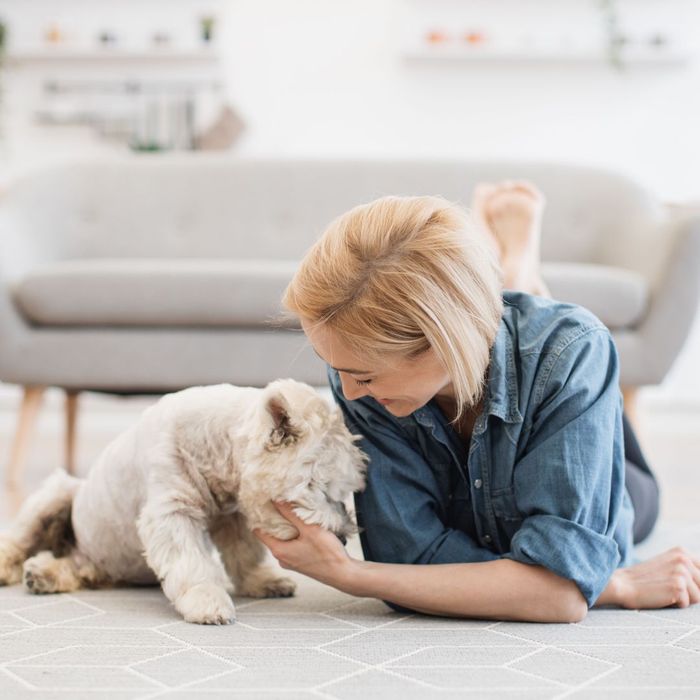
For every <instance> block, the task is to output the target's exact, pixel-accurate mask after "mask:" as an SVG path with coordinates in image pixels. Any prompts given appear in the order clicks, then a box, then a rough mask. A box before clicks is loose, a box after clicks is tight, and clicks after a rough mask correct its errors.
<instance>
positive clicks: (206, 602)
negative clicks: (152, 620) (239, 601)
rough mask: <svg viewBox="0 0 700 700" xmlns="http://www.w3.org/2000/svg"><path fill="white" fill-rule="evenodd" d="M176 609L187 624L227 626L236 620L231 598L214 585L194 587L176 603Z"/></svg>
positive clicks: (204, 584)
mask: <svg viewBox="0 0 700 700" xmlns="http://www.w3.org/2000/svg"><path fill="white" fill-rule="evenodd" d="M175 608H176V609H177V611H178V612H179V613H180V614H181V615H182V617H183V618H185V622H195V623H197V624H199V625H227V624H228V623H229V622H233V620H234V619H235V618H236V608H235V607H234V605H233V601H232V600H231V596H230V595H229V594H228V593H227V592H226V591H225V589H223V588H222V587H221V586H216V585H214V584H213V583H200V584H197V585H196V586H192V588H190V589H189V590H187V591H186V592H185V593H183V594H182V595H181V596H180V597H179V598H178V599H177V600H176V601H175Z"/></svg>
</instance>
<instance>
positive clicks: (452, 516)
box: [258, 183, 700, 622]
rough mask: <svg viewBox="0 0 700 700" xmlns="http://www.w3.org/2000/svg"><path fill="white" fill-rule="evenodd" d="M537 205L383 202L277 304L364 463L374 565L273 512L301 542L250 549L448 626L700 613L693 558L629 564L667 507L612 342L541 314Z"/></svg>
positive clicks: (515, 187) (324, 251)
mask: <svg viewBox="0 0 700 700" xmlns="http://www.w3.org/2000/svg"><path fill="white" fill-rule="evenodd" d="M542 208H543V198H542V197H541V195H540V194H539V192H537V190H535V189H534V188H533V187H532V186H530V185H527V184H525V183H505V184H503V185H498V186H494V185H482V186H480V187H479V188H477V191H476V195H475V203H474V213H475V215H476V217H475V218H476V219H477V222H476V223H474V222H471V221H470V220H469V219H468V217H467V215H466V212H464V211H463V210H461V209H460V208H459V207H457V206H455V205H452V204H450V203H449V202H447V201H445V200H443V199H442V198H439V197H404V198H401V197H387V198H383V199H380V200H377V201H376V202H372V203H370V204H368V205H364V206H360V207H357V208H355V209H353V210H351V211H350V212H348V213H347V214H345V215H343V216H341V217H339V219H337V220H336V221H334V222H333V223H332V224H331V225H330V227H329V228H328V229H327V231H326V232H325V233H324V235H323V236H322V238H321V239H320V240H319V241H318V242H317V243H316V245H315V246H314V247H313V248H312V249H311V250H310V251H309V252H308V254H307V255H306V257H305V258H304V260H303V262H302V264H301V266H300V268H299V270H298V272H297V274H296V275H295V277H294V279H293V280H292V282H291V284H290V285H289V287H288V289H287V291H286V293H285V297H284V304H285V306H286V307H287V308H288V309H289V310H290V311H292V312H294V313H295V314H297V315H298V316H299V318H300V321H301V324H302V327H303V329H304V331H305V333H306V335H307V336H308V339H309V341H310V342H311V344H312V345H313V347H314V349H315V350H316V352H317V354H318V355H319V356H320V357H321V358H322V359H323V360H325V361H326V362H327V363H328V365H329V379H330V384H331V388H332V391H333V394H334V397H335V399H336V401H337V402H338V404H339V405H340V406H341V408H342V410H343V413H344V415H345V419H346V421H347V423H348V425H349V427H350V429H351V430H352V431H353V432H355V433H359V434H361V435H362V436H363V441H362V443H361V446H362V448H363V449H364V450H365V452H367V454H368V455H369V457H370V462H369V468H368V479H367V488H366V489H365V491H364V492H363V493H362V494H358V495H357V498H356V505H357V511H358V520H359V523H360V526H361V528H362V534H361V542H362V547H363V552H364V556H365V561H359V560H355V559H353V558H351V557H349V556H348V555H347V553H346V552H345V550H344V549H343V547H342V546H341V545H340V543H339V542H338V541H337V539H336V538H335V537H334V536H333V535H332V534H330V533H328V532H326V531H324V530H322V529H320V528H318V527H315V526H309V525H306V524H305V523H303V522H302V521H300V520H299V519H298V518H297V517H296V516H295V514H294V513H293V511H292V510H291V507H290V506H289V505H288V504H278V508H279V509H280V512H281V513H282V514H283V515H285V517H287V518H288V519H289V520H290V521H291V522H292V523H293V524H294V525H295V526H296V527H297V528H298V530H299V533H300V534H299V537H298V538H297V539H295V540H292V541H289V542H281V541H278V540H275V539H274V538H271V537H268V536H266V535H265V534H264V533H258V536H259V537H260V539H261V540H262V541H263V542H265V544H267V545H268V546H269V547H270V549H271V551H272V553H273V554H274V555H275V556H276V557H277V558H278V559H279V561H280V563H281V564H282V566H284V567H285V568H291V569H295V570H297V571H299V572H301V573H304V574H307V575H309V576H311V577H313V578H316V579H318V580H320V581H323V582H325V583H328V584H330V585H332V586H335V587H336V588H338V589H340V590H343V591H346V592H348V593H351V594H354V595H358V596H369V597H376V598H381V599H383V600H385V601H386V602H387V603H389V604H390V605H392V607H396V608H399V609H411V610H417V611H420V612H425V613H430V614H440V615H454V616H465V617H467V616H468V617H482V618H494V619H509V620H530V621H542V622H544V621H551V622H563V621H578V620H581V619H582V618H583V617H584V616H585V614H586V612H587V610H588V608H589V607H590V606H592V605H595V604H599V605H600V604H614V605H620V606H623V607H635V608H637V607H663V606H667V605H678V606H681V607H684V606H687V605H690V604H693V603H696V602H698V601H700V588H699V586H700V560H698V559H697V558H694V557H691V556H690V555H689V554H688V553H686V552H685V551H683V550H682V549H680V548H676V549H673V550H670V551H669V552H666V553H665V554H663V555H661V556H659V557H656V558H655V559H652V560H650V561H649V562H646V563H643V564H638V565H636V566H629V563H630V560H631V556H632V545H633V534H634V538H635V541H638V540H640V539H641V538H643V537H644V536H645V535H646V534H648V532H649V531H650V530H651V528H652V527H653V524H654V521H655V519H656V513H657V511H658V490H657V488H656V483H655V481H654V478H653V476H652V475H651V472H650V471H649V469H648V467H647V465H646V463H645V462H644V459H643V457H642V455H641V452H640V450H639V448H638V446H637V444H636V441H635V440H634V436H633V434H632V432H631V430H629V427H628V426H627V425H626V423H625V422H624V421H623V416H622V409H621V400H620V391H619V387H618V361H617V355H616V352H615V347H614V345H613V342H612V339H611V337H610V334H609V333H608V331H607V329H606V328H605V327H604V326H603V325H602V324H601V323H600V321H598V319H596V318H595V317H594V316H593V315H592V314H590V313H589V312H587V311H585V310H584V309H582V308H580V307H576V306H572V305H568V304H560V303H557V302H554V301H552V300H550V299H547V298H545V295H546V293H547V292H546V287H545V285H544V283H543V282H542V280H541V278H540V276H539V272H538V266H539V235H540V218H541V213H542ZM502 285H503V286H505V288H506V289H507V290H516V289H517V290H520V291H506V292H503V293H502V291H501V287H502ZM525 292H529V293H525ZM630 496H632V500H631V499H630Z"/></svg>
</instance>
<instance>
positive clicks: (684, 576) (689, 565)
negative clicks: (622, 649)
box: [597, 547, 700, 609]
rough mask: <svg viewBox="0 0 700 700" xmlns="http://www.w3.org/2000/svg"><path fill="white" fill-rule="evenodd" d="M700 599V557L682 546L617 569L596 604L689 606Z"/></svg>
mask: <svg viewBox="0 0 700 700" xmlns="http://www.w3.org/2000/svg"><path fill="white" fill-rule="evenodd" d="M695 603H700V557H696V556H692V555H691V554H689V553H688V552H687V551H686V550H685V549H683V548H682V547H674V548H673V549H669V550H667V551H666V552H664V553H663V554H659V555H658V556H656V557H654V558H652V559H649V560H648V561H645V562H642V563H641V564H635V565H634V566H628V567H625V568H623V569H618V570H617V571H615V573H614V574H613V575H612V577H611V578H610V582H609V583H608V587H607V588H606V589H605V591H603V593H602V595H601V596H600V599H599V600H598V602H597V604H601V605H602V604H612V605H619V606H620V607H623V608H633V609H640V608H641V609H650V608H666V607H669V606H671V605H673V606H675V607H678V608H687V607H688V606H689V605H694V604H695Z"/></svg>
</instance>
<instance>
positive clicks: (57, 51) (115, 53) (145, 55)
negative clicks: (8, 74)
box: [5, 47, 219, 65]
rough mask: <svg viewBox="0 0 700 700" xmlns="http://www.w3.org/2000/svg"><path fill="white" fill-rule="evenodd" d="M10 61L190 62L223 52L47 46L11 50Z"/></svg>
mask: <svg viewBox="0 0 700 700" xmlns="http://www.w3.org/2000/svg"><path fill="white" fill-rule="evenodd" d="M5 59H6V61H7V63H8V64H9V65H23V64H29V63H43V62H51V63H52V62H54V61H65V62H76V61H77V62H85V61H100V62H104V63H108V62H110V61H111V62H117V63H118V62H154V63H157V62H160V61H167V62H189V63H202V62H210V61H217V60H218V59H219V54H218V52H217V51H215V50H213V49H190V50H175V49H171V48H162V49H158V48H155V49H143V50H140V51H136V50H134V51H130V50H126V49H117V48H104V49H99V48H98V49H67V48H59V47H56V48H43V49H36V50H24V51H10V52H8V53H7V55H6V56H5Z"/></svg>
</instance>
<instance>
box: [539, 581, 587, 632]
mask: <svg viewBox="0 0 700 700" xmlns="http://www.w3.org/2000/svg"><path fill="white" fill-rule="evenodd" d="M554 599H555V600H556V601H557V602H556V605H554V606H553V609H552V610H551V612H552V614H553V617H554V619H550V620H549V622H559V623H575V622H581V621H582V620H584V619H585V617H586V615H587V614H588V603H586V599H585V598H584V597H583V595H582V594H581V591H580V590H579V589H578V586H577V585H576V584H575V583H573V582H571V586H570V588H569V590H567V591H563V592H561V594H560V595H557V596H556V597H555V598H554Z"/></svg>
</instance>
